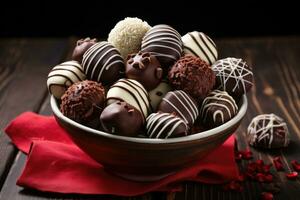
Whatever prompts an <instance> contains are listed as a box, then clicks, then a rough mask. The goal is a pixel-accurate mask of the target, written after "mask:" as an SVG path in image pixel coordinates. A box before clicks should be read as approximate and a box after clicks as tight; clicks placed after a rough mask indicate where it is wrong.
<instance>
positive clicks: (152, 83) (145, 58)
mask: <svg viewBox="0 0 300 200" xmlns="http://www.w3.org/2000/svg"><path fill="white" fill-rule="evenodd" d="M126 76H127V78H130V79H134V80H137V81H138V82H140V83H141V84H142V85H143V86H144V87H145V88H146V89H147V90H151V89H154V88H155V87H156V86H157V85H158V84H159V83H160V81H161V80H162V76H163V70H162V68H161V66H160V63H159V61H158V60H157V59H156V57H155V56H153V55H150V53H148V52H144V53H142V52H139V53H137V54H130V55H128V58H127V63H126Z"/></svg>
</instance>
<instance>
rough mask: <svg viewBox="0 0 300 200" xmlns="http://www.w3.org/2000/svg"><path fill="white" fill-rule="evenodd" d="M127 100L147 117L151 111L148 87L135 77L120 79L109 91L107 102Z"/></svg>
mask: <svg viewBox="0 0 300 200" xmlns="http://www.w3.org/2000/svg"><path fill="white" fill-rule="evenodd" d="M118 100H120V101H125V102H126V103H128V104H130V105H132V106H134V107H135V108H136V109H138V110H139V111H140V112H141V113H142V114H143V116H144V119H146V118H147V116H148V114H149V113H150V103H149V96H148V93H147V91H146V89H145V88H144V87H143V86H142V85H141V84H140V83H139V82H137V81H135V80H133V79H120V80H119V81H117V82H116V83H115V84H114V85H112V86H111V87H110V89H109V90H108V92H107V104H108V105H110V104H112V103H113V102H116V101H118Z"/></svg>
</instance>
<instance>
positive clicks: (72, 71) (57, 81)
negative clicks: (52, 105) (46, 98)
mask: <svg viewBox="0 0 300 200" xmlns="http://www.w3.org/2000/svg"><path fill="white" fill-rule="evenodd" d="M84 79H85V74H84V72H83V69H82V67H81V65H80V64H79V63H78V62H77V61H68V62H64V63H61V64H59V65H57V66H55V67H53V69H52V70H51V71H50V73H49V75H48V80H47V86H48V90H49V92H50V93H51V94H52V95H53V96H54V97H56V98H58V99H60V97H61V96H62V95H63V94H64V93H65V91H66V90H67V89H68V87H69V86H71V85H72V84H73V83H76V82H79V81H83V80H84Z"/></svg>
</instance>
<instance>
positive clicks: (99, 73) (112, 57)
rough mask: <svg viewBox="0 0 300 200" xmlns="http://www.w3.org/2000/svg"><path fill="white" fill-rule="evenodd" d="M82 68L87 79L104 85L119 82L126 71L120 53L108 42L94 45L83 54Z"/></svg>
mask: <svg viewBox="0 0 300 200" xmlns="http://www.w3.org/2000/svg"><path fill="white" fill-rule="evenodd" d="M82 66H83V69H84V72H85V74H86V76H87V79H90V80H93V81H97V82H101V83H103V84H104V85H110V84H112V83H114V82H115V81H117V80H118V79H119V78H121V74H122V72H124V70H125V66H124V61H123V58H122V57H121V55H120V53H119V51H118V50H117V49H116V48H115V47H114V46H113V45H112V44H110V43H108V42H106V41H102V42H98V43H96V44H94V45H93V46H91V47H90V48H89V49H88V50H87V51H86V52H85V53H84V54H83V59H82Z"/></svg>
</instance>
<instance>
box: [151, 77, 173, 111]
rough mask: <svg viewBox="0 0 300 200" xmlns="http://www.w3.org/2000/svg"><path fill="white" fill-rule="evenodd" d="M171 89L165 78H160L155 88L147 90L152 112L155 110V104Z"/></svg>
mask: <svg viewBox="0 0 300 200" xmlns="http://www.w3.org/2000/svg"><path fill="white" fill-rule="evenodd" d="M171 90H172V88H171V86H170V85H169V83H168V82H167V81H166V80H162V82H161V83H160V84H159V85H158V86H157V87H156V88H154V89H153V90H151V91H149V99H150V104H151V108H152V111H153V112H155V111H156V110H157V106H158V105H159V104H160V102H161V100H162V98H163V97H164V96H165V95H166V94H167V93H168V92H169V91H171Z"/></svg>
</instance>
